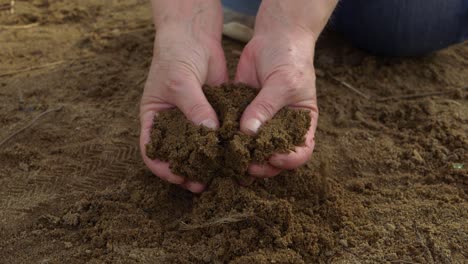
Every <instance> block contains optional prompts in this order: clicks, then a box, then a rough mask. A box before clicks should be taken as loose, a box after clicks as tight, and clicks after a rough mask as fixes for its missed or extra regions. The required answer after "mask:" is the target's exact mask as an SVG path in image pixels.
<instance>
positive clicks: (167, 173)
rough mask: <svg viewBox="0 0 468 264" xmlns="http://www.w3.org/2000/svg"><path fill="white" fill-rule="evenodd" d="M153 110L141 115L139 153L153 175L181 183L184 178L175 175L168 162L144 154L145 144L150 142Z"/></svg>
mask: <svg viewBox="0 0 468 264" xmlns="http://www.w3.org/2000/svg"><path fill="white" fill-rule="evenodd" d="M154 115H155V112H151V111H149V112H146V113H143V114H142V115H141V117H140V118H141V132H140V153H141V156H142V158H143V161H144V162H145V164H146V166H147V167H148V168H149V169H150V170H151V172H153V173H154V174H155V175H157V176H158V177H160V178H161V179H164V180H166V181H168V182H170V183H174V184H181V183H183V182H184V178H183V177H181V176H178V175H175V174H173V173H172V172H171V170H170V169H169V164H168V163H165V162H162V161H160V160H151V159H150V158H149V157H148V156H147V155H146V144H148V143H149V142H150V131H151V126H152V124H153V118H154Z"/></svg>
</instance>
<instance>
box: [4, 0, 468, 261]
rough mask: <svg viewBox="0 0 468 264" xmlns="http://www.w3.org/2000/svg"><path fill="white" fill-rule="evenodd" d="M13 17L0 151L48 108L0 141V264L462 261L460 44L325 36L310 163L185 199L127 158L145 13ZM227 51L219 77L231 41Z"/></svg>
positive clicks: (465, 56)
mask: <svg viewBox="0 0 468 264" xmlns="http://www.w3.org/2000/svg"><path fill="white" fill-rule="evenodd" d="M0 2H1V1H0ZM3 2H9V1H3ZM16 3H17V5H16V13H15V14H7V13H6V12H3V13H1V14H0V45H1V48H0V124H1V130H0V142H1V140H3V139H5V138H7V137H8V136H9V135H12V134H13V133H15V132H17V131H19V130H21V129H22V128H24V127H25V126H26V125H28V124H29V123H30V122H31V121H34V120H35V118H36V117H37V116H39V115H40V114H41V113H44V111H49V112H46V114H44V115H42V116H40V118H39V119H37V120H35V122H34V123H33V124H32V125H31V126H29V127H27V128H26V129H25V130H23V131H20V132H21V133H19V134H16V135H15V136H14V137H12V138H11V139H9V140H8V141H6V142H5V143H2V144H0V163H1V166H0V259H1V260H0V262H2V263H70V264H72V263H464V262H465V261H466V259H467V257H468V251H467V249H468V236H467V233H468V222H467V221H468V202H467V191H468V189H467V186H468V176H467V174H468V173H467V166H468V164H467V160H468V133H467V132H468V96H467V92H466V90H460V89H461V88H463V87H466V86H468V45H467V44H460V45H457V46H454V47H451V48H448V49H445V50H442V51H439V52H436V53H434V54H430V55H427V56H424V57H420V58H411V59H403V58H381V57H375V56H372V55H369V54H366V53H363V52H362V51H359V50H357V49H355V48H352V47H351V46H350V45H349V44H347V43H346V41H344V40H342V39H340V38H339V37H338V36H335V35H334V34H333V33H331V32H325V33H324V35H323V36H322V39H321V40H320V43H319V45H318V49H317V52H316V67H317V73H318V80H317V89H318V100H319V107H320V118H319V127H318V131H317V137H316V142H317V146H316V150H315V152H314V155H313V157H312V159H311V161H310V162H309V163H308V164H307V165H306V166H305V167H303V168H301V169H299V170H297V171H291V172H286V173H283V174H282V175H280V176H278V177H275V178H272V179H266V180H259V181H257V182H255V183H254V184H252V185H251V186H249V187H240V186H239V185H238V184H237V183H236V182H234V181H230V180H229V179H216V178H215V179H214V180H213V182H212V185H211V187H210V188H209V190H208V191H207V192H205V193H203V194H201V195H193V194H190V193H188V192H186V191H184V190H182V189H179V188H177V187H174V186H171V185H169V184H167V183H164V182H162V181H160V180H159V179H158V178H157V177H155V176H153V175H151V173H149V172H148V170H147V169H146V168H145V166H144V164H143V163H142V161H141V159H140V157H139V150H138V147H137V146H138V144H137V142H138V130H139V124H138V102H139V98H140V95H141V92H142V87H143V83H144V81H145V77H146V74H147V71H148V68H149V64H150V61H151V56H152V39H153V37H154V30H153V27H152V24H151V18H150V11H149V4H148V3H147V1H137V0H128V1H121V0H120V1H119V0H109V1H97V0H86V1H60V0H49V1H46V0H34V1H16ZM224 45H225V50H226V55H227V57H228V60H229V65H230V67H231V69H233V67H234V66H235V64H236V61H237V59H238V56H239V51H240V50H241V49H242V45H241V44H239V43H236V42H233V41H230V40H224ZM340 82H341V83H340ZM345 83H346V84H348V85H351V86H352V87H354V88H355V89H357V90H358V91H360V94H359V93H356V92H355V91H352V90H351V89H349V88H347V85H346V84H345ZM427 93H440V94H438V95H432V96H428V95H427Z"/></svg>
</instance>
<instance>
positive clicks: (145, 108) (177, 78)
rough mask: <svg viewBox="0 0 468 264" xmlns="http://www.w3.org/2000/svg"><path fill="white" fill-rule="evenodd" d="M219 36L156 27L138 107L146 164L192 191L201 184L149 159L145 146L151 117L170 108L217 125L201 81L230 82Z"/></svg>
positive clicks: (197, 121) (201, 122) (202, 122)
mask: <svg viewBox="0 0 468 264" xmlns="http://www.w3.org/2000/svg"><path fill="white" fill-rule="evenodd" d="M219 32H220V33H219V36H218V35H210V34H204V33H203V32H200V31H198V32H192V29H191V28H190V27H180V26H178V25H171V26H170V27H160V28H159V29H158V31H157V34H156V39H155V45H154V55H153V61H152V63H151V69H150V72H149V75H148V79H147V81H146V84H145V89H144V92H143V97H142V99H141V104H140V122H141V134H140V149H141V155H142V157H143V160H144V162H145V164H146V166H148V168H149V169H150V170H151V171H152V172H153V173H154V174H156V175H157V176H159V177H160V178H161V179H164V180H166V181H168V182H171V183H173V184H178V185H180V186H182V187H183V188H185V189H188V190H190V191H191V192H194V193H198V192H202V191H203V190H204V188H205V186H204V185H203V184H201V183H198V182H192V181H187V180H185V179H184V177H183V175H175V174H173V173H172V172H171V170H170V169H169V164H168V163H166V162H162V161H160V160H151V159H150V158H148V157H147V156H146V147H145V145H146V144H147V143H148V142H149V141H150V133H151V128H152V125H153V119H154V117H155V116H157V114H158V113H159V112H160V111H164V110H167V109H170V108H174V107H177V108H179V109H180V110H181V111H182V112H183V113H184V114H185V116H186V117H187V119H188V120H190V121H192V122H193V123H194V124H196V125H204V126H206V127H209V128H213V129H214V128H217V127H219V121H218V119H217V117H216V112H215V111H214V109H213V108H212V107H211V105H210V104H209V103H208V101H207V99H206V97H205V95H204V94H203V91H202V85H203V84H205V83H206V84H209V85H219V84H221V83H224V82H226V81H227V80H228V74H227V68H226V61H225V57H224V52H223V49H222V46H221V29H219Z"/></svg>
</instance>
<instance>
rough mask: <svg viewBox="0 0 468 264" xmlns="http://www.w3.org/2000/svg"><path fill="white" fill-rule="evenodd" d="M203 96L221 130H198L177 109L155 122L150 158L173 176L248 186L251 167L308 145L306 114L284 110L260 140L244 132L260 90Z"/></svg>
mask: <svg viewBox="0 0 468 264" xmlns="http://www.w3.org/2000/svg"><path fill="white" fill-rule="evenodd" d="M203 90H204V93H205V95H206V96H207V99H208V102H210V104H211V105H212V106H213V107H214V109H215V111H216V113H217V115H218V116H219V122H220V128H219V129H217V130H212V129H208V128H206V127H204V126H197V125H194V124H193V123H191V122H190V121H188V120H187V119H186V118H185V116H184V114H183V113H182V112H181V111H180V110H178V109H173V110H168V111H164V112H161V113H159V114H158V115H157V117H155V119H154V125H153V130H152V132H151V142H150V143H149V144H147V146H146V147H147V155H148V157H150V158H153V159H160V160H162V161H166V162H169V164H170V166H171V167H170V168H171V170H172V172H174V173H175V174H178V175H183V176H184V177H186V178H187V179H190V180H193V181H198V182H202V183H211V180H212V179H213V178H214V177H230V178H234V179H236V180H238V181H240V182H246V181H247V180H248V179H249V178H250V176H249V175H248V173H247V168H248V165H249V164H250V163H251V162H255V163H263V162H264V161H265V160H266V159H267V158H268V157H270V156H271V155H272V154H273V153H275V152H276V153H287V152H288V151H292V150H294V147H295V146H300V145H303V144H304V140H305V138H304V137H305V135H306V133H307V131H308V128H309V126H310V121H311V118H310V115H309V113H308V112H307V111H305V110H297V109H295V110H293V109H287V108H284V109H281V110H280V111H279V112H278V113H277V114H276V115H275V117H274V118H273V119H272V120H270V121H269V122H267V123H266V124H265V125H263V126H262V127H261V128H260V130H259V131H258V134H256V135H255V136H249V135H246V134H244V133H241V132H240V127H239V122H240V118H241V116H242V113H243V112H244V110H245V108H246V107H247V106H248V105H249V103H250V102H251V101H252V100H253V99H254V98H255V96H256V95H257V92H258V90H257V89H254V88H252V87H248V86H245V85H243V84H225V85H221V86H220V87H208V86H205V87H204V89H203Z"/></svg>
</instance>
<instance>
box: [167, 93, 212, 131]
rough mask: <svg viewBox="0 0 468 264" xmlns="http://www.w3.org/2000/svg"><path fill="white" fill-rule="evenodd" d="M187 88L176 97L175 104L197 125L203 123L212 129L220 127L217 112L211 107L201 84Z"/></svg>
mask: <svg viewBox="0 0 468 264" xmlns="http://www.w3.org/2000/svg"><path fill="white" fill-rule="evenodd" d="M195 85H196V87H191V88H189V89H185V91H184V93H182V94H178V96H177V97H176V98H175V105H176V106H177V107H178V108H179V109H180V110H181V111H182V112H183V113H184V115H185V117H186V118H187V119H188V120H190V121H192V123H194V124H195V125H203V126H205V127H208V128H211V129H217V128H218V127H219V121H218V118H217V116H216V112H215V110H214V109H213V107H211V105H210V103H209V102H208V100H207V99H206V97H205V94H204V93H203V90H202V88H201V87H200V85H199V84H195Z"/></svg>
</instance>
